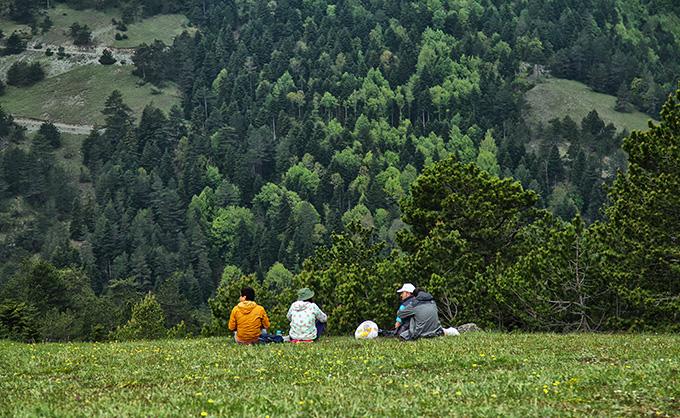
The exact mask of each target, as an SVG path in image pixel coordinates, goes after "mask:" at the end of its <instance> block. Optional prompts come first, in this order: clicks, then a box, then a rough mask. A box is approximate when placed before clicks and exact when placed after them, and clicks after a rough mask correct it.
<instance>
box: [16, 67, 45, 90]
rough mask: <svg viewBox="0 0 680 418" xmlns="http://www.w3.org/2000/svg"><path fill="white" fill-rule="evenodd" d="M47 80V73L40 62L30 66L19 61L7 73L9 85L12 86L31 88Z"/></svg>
mask: <svg viewBox="0 0 680 418" xmlns="http://www.w3.org/2000/svg"><path fill="white" fill-rule="evenodd" d="M44 78H45V71H44V70H43V69H42V66H41V65H40V63H38V62H34V63H32V64H28V63H26V62H22V61H18V62H15V63H14V64H12V66H11V67H10V68H9V70H8V71H7V84H9V85H12V86H30V85H33V84H35V83H37V82H38V81H41V80H43V79H44Z"/></svg>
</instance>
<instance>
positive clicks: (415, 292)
mask: <svg viewBox="0 0 680 418" xmlns="http://www.w3.org/2000/svg"><path fill="white" fill-rule="evenodd" d="M422 290H423V289H421V288H419V287H416V288H415V289H414V290H413V293H412V294H413V297H416V296H418V293H420V292H422Z"/></svg>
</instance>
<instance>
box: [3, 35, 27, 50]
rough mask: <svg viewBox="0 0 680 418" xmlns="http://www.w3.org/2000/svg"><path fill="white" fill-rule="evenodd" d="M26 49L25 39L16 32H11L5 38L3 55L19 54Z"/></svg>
mask: <svg viewBox="0 0 680 418" xmlns="http://www.w3.org/2000/svg"><path fill="white" fill-rule="evenodd" d="M25 50H26V41H24V39H23V37H22V36H21V35H19V34H18V33H17V32H12V34H11V35H10V36H9V38H7V41H6V43H5V52H4V54H5V55H14V54H21V53H22V52H24V51H25Z"/></svg>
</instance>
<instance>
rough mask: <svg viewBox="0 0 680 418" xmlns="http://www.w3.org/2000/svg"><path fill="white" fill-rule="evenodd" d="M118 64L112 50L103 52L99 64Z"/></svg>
mask: <svg viewBox="0 0 680 418" xmlns="http://www.w3.org/2000/svg"><path fill="white" fill-rule="evenodd" d="M116 62H117V60H116V59H115V58H113V53H112V52H111V50H110V49H105V50H103V51H102V56H101V57H99V63H100V64H101V65H113V64H115V63H116Z"/></svg>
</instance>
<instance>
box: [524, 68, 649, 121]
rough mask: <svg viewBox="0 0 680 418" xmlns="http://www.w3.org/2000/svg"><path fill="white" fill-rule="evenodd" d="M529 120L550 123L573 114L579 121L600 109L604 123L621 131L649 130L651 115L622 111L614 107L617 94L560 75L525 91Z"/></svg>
mask: <svg viewBox="0 0 680 418" xmlns="http://www.w3.org/2000/svg"><path fill="white" fill-rule="evenodd" d="M526 99H527V102H528V103H529V106H530V109H529V115H528V116H529V120H530V121H531V122H533V123H539V122H540V123H542V124H543V125H547V124H548V121H550V120H551V119H554V118H560V119H561V118H563V117H565V116H567V115H568V116H570V117H571V118H572V119H573V120H574V121H576V123H580V122H581V119H583V118H584V117H585V116H586V115H587V114H588V113H589V112H590V111H591V110H593V109H595V110H597V113H598V114H599V115H600V118H601V119H602V120H604V121H605V123H610V122H611V123H613V124H614V126H616V127H617V129H618V130H623V129H627V130H628V131H629V132H632V131H634V130H647V129H648V125H647V122H648V121H649V120H650V119H651V117H650V116H648V115H646V114H644V113H641V112H638V111H636V112H633V113H621V112H617V111H615V110H614V104H615V103H616V97H614V96H610V95H607V94H602V93H596V92H594V91H593V90H591V89H590V87H588V86H586V85H585V84H583V83H579V82H578V81H573V80H565V79H561V78H552V77H551V78H547V79H545V80H543V81H542V82H540V83H538V84H537V85H536V86H535V87H534V88H532V89H531V90H529V91H528V92H527V93H526Z"/></svg>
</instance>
